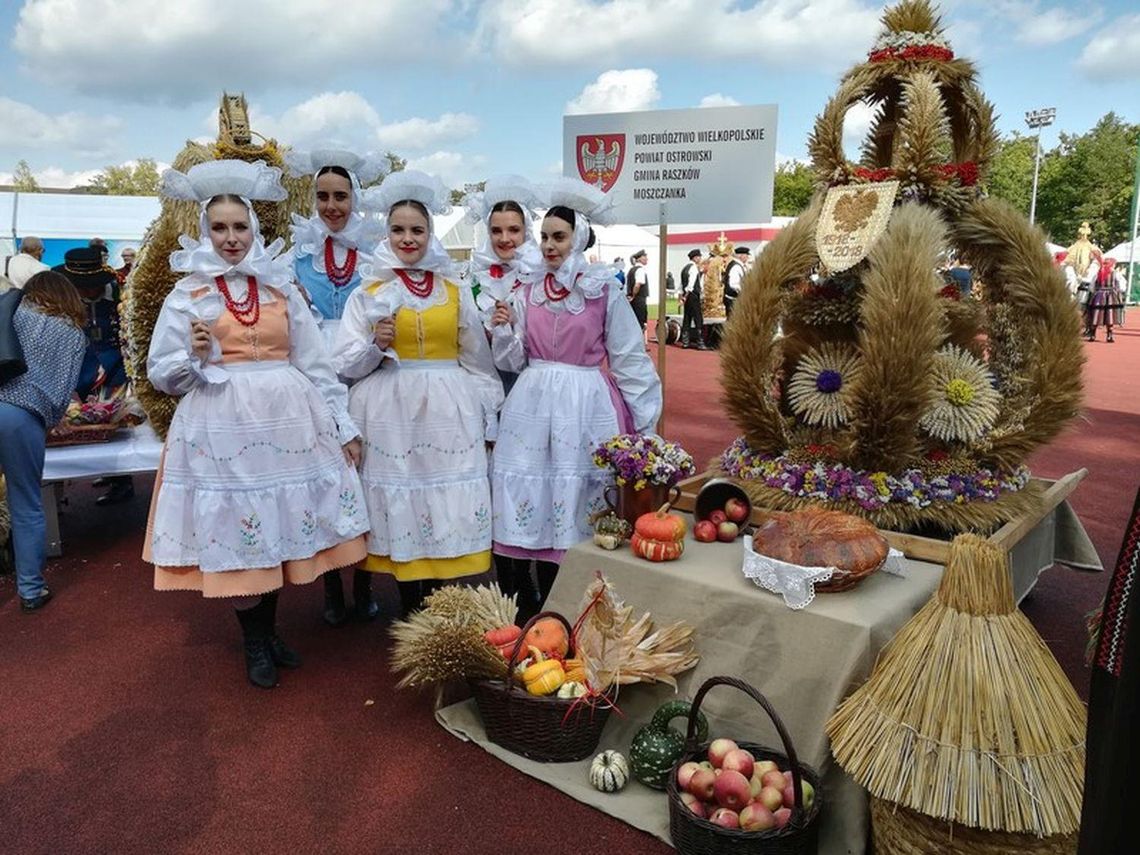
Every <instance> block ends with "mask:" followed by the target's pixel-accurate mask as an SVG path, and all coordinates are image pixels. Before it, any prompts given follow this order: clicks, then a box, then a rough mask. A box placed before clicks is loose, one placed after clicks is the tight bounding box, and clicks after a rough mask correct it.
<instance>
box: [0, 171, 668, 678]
mask: <svg viewBox="0 0 1140 855" xmlns="http://www.w3.org/2000/svg"><path fill="white" fill-rule="evenodd" d="M289 165H290V167H291V168H292V169H294V170H295V171H297V172H299V173H304V174H308V175H310V176H311V177H312V178H313V186H314V195H313V213H312V216H310V217H308V218H304V217H297V216H295V217H294V222H293V227H292V230H293V248H292V249H291V250H289V251H287V252H283V251H281V250H282V246H281V244H280V243H279V242H274V243H273V244H270V245H266V243H265V241H264V240H263V238H262V235H261V231H260V228H259V223H258V220H257V215H256V214H255V212H254V210H253V206H252V202H253V201H256V200H281V199H284V198H285V190H284V188H283V187H282V185H281V181H280V171H279V170H277V169H275V168H272V167H268V166H266V165H265V164H263V163H256V164H249V163H245V162H241V161H227V160H222V161H214V162H210V163H205V164H201V165H198V166H195V167H192V168H191V169H189V170H187V171H186V172H185V173H181V172H177V171H174V170H170V171H168V172H167V173H166V174H165V175H164V180H163V190H162V192H163V194H164V195H165V196H167V197H168V198H174V199H187V200H194V201H196V202H197V203H198V204H199V206H200V221H199V234H198V235H196V236H195V235H184V236H183V237H182V239H181V247H182V248H181V249H180V250H178V251H177V252H174V253H173V254H172V255H171V257H170V264H171V268H172V270H174V271H176V272H177V273H179V274H181V278H179V279H178V281H177V282H176V284H175V285H174V287H173V289H172V290H171V292H170V293H169V295H168V296H167V297H166V299H165V301H164V303H163V305H162V309H161V312H160V314H159V317H158V320H157V323H156V325H155V328H154V332H153V336H152V337H151V340H150V346H149V352H148V357H147V377H148V379H149V381H150V382H151V384H153V385H154V386H155V388H157V389H159V390H161V391H163V392H165V393H167V394H169V395H172V396H175V397H176V398H177V399H178V403H177V408H176V410H175V413H174V417H173V420H172V422H171V425H170V428H169V431H168V434H167V437H166V442H165V447H164V452H163V456H162V460H161V463H160V466H159V470H158V472H157V474H156V478H155V485H154V494H153V497H152V503H151V509H150V516H149V520H148V525H147V533H146V537H145V540H144V548H143V557H144V559H145V560H147V561H148V562H150V563H152V564H153V565H154V586H155V588H156V589H158V590H190V591H197V592H200V593H201V594H202V595H203V596H205V597H210V598H215V597H217V598H222V597H224V598H228V599H230V601H231V602H232V603H233V604H234V605H235V608H236V613H237V619H238V622H239V624H240V627H241V631H242V637H243V641H244V651H245V664H246V673H247V676H248V678H249V680H250V682H252V683H253V684H254V685H256V686H260V687H265V688H268V687H272V686H275V685H276V684H277V682H278V672H279V669H280V668H292V667H297V666H298V665H299V664H300V657H299V656H298V655H297V654H296V652H294V651H293V650H292V649H291V648H290V647H288V646H287V645H286V644H285V642H284V641H283V640H282V639H281V638H280V637H279V635H278V633H277V624H276V608H277V598H278V594H279V591H280V590H281V589H282V588H283V587H284V586H285V585H286V584H287V583H298V584H303V583H307V582H312V581H315V580H316V578H317V577H321V578H322V579H323V584H324V589H325V590H324V593H325V599H324V615H323V616H324V619H325V621H326V622H328V623H329V624H330V625H333V626H339V625H341V624H343V623H344V622H346V621H347V620H349V619H350V617H353V616H354V617H356V618H357V619H359V620H363V621H369V620H372V619H374V618H375V617H376V616H377V613H378V607H377V604H376V603H375V602H374V600H373V597H372V592H371V587H372V586H371V579H372V575H373V574H375V573H385V574H389V575H391V576H393V577H394V578H395V579H396V581H397V583H398V588H399V592H400V602H401V608H402V610H403V612H404V613H405V614H406V613H408V612H410V611H412V610H414V609H416V608H417V607H418V606H419V605H420V603H421V601H422V599H423V597H424V596H425V595H426V594H427V593H428V592H429V591H430V590H431V589H432V588H433V587H435V586H437V585H440V584H444V583H447V582H450V581H453V580H462V579H464V578H468V577H472V576H476V575H479V574H483V573H485V572H487V571H489V570H491V569H492V566H494V568H495V569H496V570H497V573H498V577H499V579H500V581H501V584H502V585H503V587H504V588H505V589H506V591H507V592H508V593H515V594H518V595H519V600H520V609H521V611H522V612H523V615H524V616H525V615H526V614H532V613H534V612H536V611H537V610H538V608H539V607H540V605H541V602H542V600H543V599H544V598H545V596H546V594H547V593H548V592H549V590H550V587H551V586H552V584H553V581H554V577H555V574H556V572H557V567H558V564H559V562H560V561H561V558H562V555H563V553H564V552H565V550H566V549H568V548H569V547H570V546H572V545H573V544H575V543H577V542H579V541H580V540H582V539H583V538H585V537H587V536H588V535H589V533H590V530H589V518H590V516H591V515H592V514H594V513H595V512H597V511H598V510H600V509H601V508H603V507H604V502H603V496H602V491H603V488H604V487H605V484H606V482H607V478H606V475H605V473H604V472H603V471H602V470H600V469H598V468H597V467H596V466H595V465H594V464H593V461H592V452H593V449H594V448H595V447H596V446H597V445H599V444H600V443H601V442H603V441H605V440H607V439H609V438H611V437H612V436H614V435H615V434H618V433H621V432H632V431H638V432H648V431H651V430H652V429H653V426H654V424H655V423H656V422H657V420H658V418H659V416H660V412H661V406H662V397H661V386H660V381H659V380H658V377H657V373H656V370H655V368H654V366H653V364H652V362H651V361H650V359H649V357H648V355H647V353H646V349H645V346H644V340H643V337H642V332H641V323H640V322H639V318H638V315H637V306H636V300H631V299H629V298H628V296H627V291H626V289H625V288H623V287H622V285H621V284H620V283H619V282H618V280H617V278H616V277H615V275H614V273H615V271H614V268H613V267H612V266H611V265H608V264H600V263H596V262H593V261H590V260H588V259H587V256H586V252H587V250H588V249H589V248H590V247H591V246H592V245H593V243H594V234H593V230H592V228H591V223H599V224H605V223H608V222H610V221H611V218H612V201H611V200H610V199H609V198H607V197H606V195H605V194H604V193H602V192H601V191H600V190H598V189H597V188H596V187H592V186H590V185H588V184H585V183H583V182H581V181H576V180H571V179H563V180H560V181H558V182H555V183H554V184H552V185H550V186H548V187H544V188H538V187H535V186H533V185H531V184H530V183H529V182H527V181H526V180H524V179H522V178H519V177H517V176H502V177H497V178H492V179H490V180H488V181H487V182H486V184H485V187H484V189H483V190H482V191H481V192H480V193H477V194H472V195H471V196H470V197H469V198H468V199H467V200H466V204H467V208H468V215H469V216H470V217H471V218H472V219H476V220H480V221H482V222H483V223H484V225H485V226H486V237H485V238H484V239H483V242H482V244H481V245H480V246H479V247H478V248H477V250H476V252H475V254H474V257H473V259H472V260H471V263H470V265H469V267H468V269H467V270H466V271H463V270H460V269H459V267H458V266H457V265H456V263H455V262H453V260H452V259H451V257H450V256H449V255H448V253H447V252H446V250H445V249H444V248H443V246H442V245H441V244H440V242H439V240H438V238H437V237H436V235H435V234H434V232H433V215H438V214H441V213H443V212H445V211H446V209H447V207H448V197H449V193H448V191H447V189H446V188H445V187H444V186H443V184H442V183H441V182H440V181H439V180H438V179H437V178H435V177H433V176H429V175H426V174H424V173H422V172H418V171H414V170H406V171H401V172H396V173H393V174H391V175H388V176H387V177H385V178H384V179H383V181H382V182H381V183H380V184H379V185H378V186H373V187H369V188H368V189H367V190H362V189H361V188H362V183H363V184H368V183H370V182H373V181H375V180H376V179H377V178H378V177H379V175H380V173H381V166H380V161H378V160H377V159H376V158H373V157H370V156H364V157H362V156H358V155H355V154H352V153H350V152H344V151H335V150H325V151H314V152H311V153H307V154H306V153H296V154H295V155H294V156H292V157H291V158H290V161H289ZM540 207H541V208H543V209H545V215H544V216H543V218H542V219H541V221H540V222H538V223H535V216H536V214H535V212H536V210H537V209H538V208H540ZM371 213H376V214H379V215H380V217H379V218H377V217H374V216H369V214H371ZM535 226H537V231H538V235H537V239H536V234H535V231H536V229H535ZM29 243H31V244H32V246H33V247H34V242H33V241H31V240H30V239H25V240H24V241H23V245H24V246H25V247H27V246H28V245H29ZM29 257H30V256H29ZM126 263H128V264H129V263H131V262H130V261H127V262H126ZM124 280H125V276H124V277H122V278H119V277H117V276H116V275H115V271H113V270H111V269H110V268H109V267H108V266H107V265H106V258H105V257H103V256H102V255H101V253H100V249H99V247H98V246H92V247H86V248H82V249H81V250H72V251H70V252H69V253H68V256H67V261H66V264H65V265H63V270H62V271H61V272H54V271H40V272H39V273H37V274H34V275H33V276H32V277H31V278H29V279H28V280H27V281H26V282H25V283H24V285H23V293H24V298H23V301H22V303H21V305H20V307H19V309H18V310H17V313H16V334H17V335H18V337H19V340H20V343H21V344H23V345H24V346H25V355H26V359H27V363H28V366H29V368H28V371H27V372H26V373H25V374H23V375H22V376H21V377H20V378H18V379H16V380H13V381H9V382H6V383H4V384H3V385H2V386H0V446H2V447H3V448H4V451H3V459H2V460H0V465H2V466H3V468H4V470H5V472H6V473H7V475H8V481H9V499H10V502H11V504H12V512H13V517H14V519H16V520H18V521H19V524H18V525H17V526H16V528H15V542H16V550H17V562H16V563H17V574H18V584H19V594H20V599H21V604H22V607H23V608H24V610H26V611H35V610H36V609H38V608H40V607H42V606H43V605H44V604H45V603H46V602H47V601H48V600H49V599H50V597H51V593H50V592H49V591H48V590H47V588H46V586H45V585H44V582H43V575H42V568H43V564H44V556H43V544H44V536H43V509H42V507H41V506H40V494H39V481H40V477H41V475H42V469H43V455H44V436H45V433H46V431H47V430H48V429H49V428H50V427H51V426H52V425H54V424H55V423H56V422H58V420H59V417H60V415H61V414H62V412H63V409H64V408H65V407H66V406H67V403H68V402H69V401H70V400H71V399H72V396H73V395H74V394H76V392H77V390H78V393H79V394H83V393H84V392H85V391H86V392H89V391H90V389H92V388H94V386H95V385H96V384H98V383H104V384H114V383H116V382H119V381H120V380H122V381H123V382H125V376H120V372H122V371H123V366H122V357H121V354H119V355H118V358H117V360H116V359H115V358H114V357H113V355H112V353H111V349H112V345H114V346H116V347H117V344H118V340H117V316H115V315H114V313H113V312H110V311H108V312H104V310H103V306H102V303H103V302H104V301H106V302H107V303H108V307H109V308H114V307H116V306H117V304H118V297H119V294H118V288H119V287H120V285H121V282H122V281H124ZM128 287H129V285H128ZM634 296H636V295H634ZM84 332H86V333H87V334H86V335H85V334H84ZM17 436H18V437H19V442H18V443H16V442H14V441H12V442H10V441H9V440H10V439H14V438H15V437H17ZM345 568H350V569H351V570H352V603H351V606H350V605H349V604H348V603H347V602H346V596H345V589H344V584H343V581H342V580H341V578H340V575H339V573H340V571H341V570H342V569H345Z"/></svg>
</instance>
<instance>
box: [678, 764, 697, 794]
mask: <svg viewBox="0 0 1140 855" xmlns="http://www.w3.org/2000/svg"><path fill="white" fill-rule="evenodd" d="M700 768H701V764H700V763H694V762H692V761H691V760H690V761H689V762H688V763H682V764H681V768H680V769H678V770H677V788H678V789H680V790H686V789H688V787H689V779H690V778H692V777H693V773H694V772H696V771H697V770H698V769H700Z"/></svg>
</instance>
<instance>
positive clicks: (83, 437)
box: [46, 424, 127, 447]
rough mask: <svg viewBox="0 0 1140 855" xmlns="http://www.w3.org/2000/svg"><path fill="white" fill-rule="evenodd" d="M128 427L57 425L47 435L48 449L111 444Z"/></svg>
mask: <svg viewBox="0 0 1140 855" xmlns="http://www.w3.org/2000/svg"><path fill="white" fill-rule="evenodd" d="M126 427H127V425H120V424H105V425H67V426H63V425H57V426H56V427H53V428H52V429H51V430H50V431H48V434H47V441H46V444H47V446H48V447H55V446H60V445H89V444H91V443H97V442H110V441H111V440H112V439H114V438H115V436H116V435H117V434H118V433H119V431H121V430H123V429H124V428H126Z"/></svg>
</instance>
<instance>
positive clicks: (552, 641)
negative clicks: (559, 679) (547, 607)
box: [526, 617, 570, 659]
mask: <svg viewBox="0 0 1140 855" xmlns="http://www.w3.org/2000/svg"><path fill="white" fill-rule="evenodd" d="M526 644H527V646H528V647H537V648H538V649H539V650H541V651H542V652H543V653H544V654H546V655H547V656H557V657H558V658H559V659H562V658H565V656H566V654H567V653H568V652H569V651H570V637H569V636H568V635H567V633H566V626H565V625H564V624H563V623H562V621H560V620H559V619H558V618H553V617H544V618H540V619H539V620H536V621H535V622H534V625H533V626H531V628H530V629H528V630H527V633H526Z"/></svg>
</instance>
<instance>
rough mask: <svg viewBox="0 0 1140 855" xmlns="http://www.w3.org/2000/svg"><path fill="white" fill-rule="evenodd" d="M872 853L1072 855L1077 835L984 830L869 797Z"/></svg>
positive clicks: (881, 854)
mask: <svg viewBox="0 0 1140 855" xmlns="http://www.w3.org/2000/svg"><path fill="white" fill-rule="evenodd" d="M871 831H872V835H873V837H874V841H875V855H928V853H931V852H937V853H938V855H1071V853H1074V852H1076V851H1077V836H1076V834H1056V835H1053V836H1051V837H1035V836H1033V835H1032V834H1015V833H1012V832H1008V831H984V830H982V829H979V828H968V827H967V826H964V825H957V824H956V823H952V822H947V821H946V820H941V819H935V818H934V817H932V816H926V815H925V814H921V813H919V812H918V811H914V810H911V809H910V808H905V807H902V806H901V805H896V804H894V803H893V802H888V801H886V800H885V799H877V798H872V799H871Z"/></svg>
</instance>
